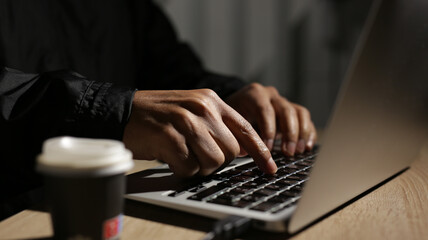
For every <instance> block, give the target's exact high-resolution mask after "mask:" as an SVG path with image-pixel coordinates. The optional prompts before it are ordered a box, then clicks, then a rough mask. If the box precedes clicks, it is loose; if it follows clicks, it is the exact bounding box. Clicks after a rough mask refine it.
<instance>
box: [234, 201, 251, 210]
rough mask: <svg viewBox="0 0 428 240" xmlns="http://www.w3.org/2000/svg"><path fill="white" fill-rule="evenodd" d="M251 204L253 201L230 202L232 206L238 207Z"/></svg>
mask: <svg viewBox="0 0 428 240" xmlns="http://www.w3.org/2000/svg"><path fill="white" fill-rule="evenodd" d="M250 204H251V202H248V201H242V200H239V201H234V202H232V203H231V204H230V206H232V207H238V208H244V207H246V206H248V205H250Z"/></svg>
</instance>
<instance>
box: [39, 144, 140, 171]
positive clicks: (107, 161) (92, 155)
mask: <svg viewBox="0 0 428 240" xmlns="http://www.w3.org/2000/svg"><path fill="white" fill-rule="evenodd" d="M133 165H134V163H133V161H132V153H131V152H130V151H129V150H127V149H126V148H125V146H124V145H123V143H122V142H119V141H116V140H107V139H89V138H75V137H56V138H51V139H48V140H46V141H45V142H44V143H43V149H42V153H41V154H40V155H39V156H38V157H37V170H38V171H39V172H42V173H44V174H49V175H59V176H66V175H79V176H80V175H89V176H104V175H114V174H120V173H125V172H126V171H128V170H130V169H131V168H132V166H133Z"/></svg>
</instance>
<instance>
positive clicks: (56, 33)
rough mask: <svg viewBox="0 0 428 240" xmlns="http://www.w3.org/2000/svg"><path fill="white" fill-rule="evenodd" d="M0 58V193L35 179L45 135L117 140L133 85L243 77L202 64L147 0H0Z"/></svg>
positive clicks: (222, 91) (224, 89) (218, 83)
mask: <svg viewBox="0 0 428 240" xmlns="http://www.w3.org/2000/svg"><path fill="white" fill-rule="evenodd" d="M0 66H2V67H1V68H0V69H2V70H0V141H1V142H0V144H1V145H0V148H1V150H0V163H1V172H0V174H1V178H0V179H1V189H2V193H1V199H0V201H1V200H3V199H6V198H9V197H10V196H13V195H16V194H20V192H22V191H25V190H28V189H31V188H33V187H36V186H39V185H40V180H39V178H38V177H37V175H36V174H35V173H34V162H35V156H36V155H37V154H38V153H39V152H40V150H41V144H42V142H43V141H44V140H45V139H47V138H50V137H54V136H60V135H72V136H79V137H92V138H112V139H119V140H120V139H121V138H122V134H123V129H124V126H125V125H126V123H127V120H128V117H129V115H130V109H131V102H132V97H133V94H134V92H135V90H136V89H140V90H144V89H191V88H211V89H213V90H215V91H216V92H217V93H218V94H219V95H220V96H221V97H223V98H224V97H226V96H228V95H230V94H231V93H233V92H234V91H236V90H237V89H239V88H241V87H242V86H243V85H244V83H243V82H242V81H240V80H239V79H236V78H233V77H226V76H220V75H216V74H213V73H210V72H208V71H207V70H205V69H204V67H203V66H202V64H201V62H200V61H199V59H198V58H197V57H196V56H195V54H194V53H193V52H192V50H191V49H190V48H189V47H188V46H187V45H186V44H183V43H181V42H180V41H178V39H177V36H176V34H175V33H174V31H173V29H172V27H171V25H170V23H169V21H168V20H167V18H166V17H165V16H164V14H163V13H162V12H161V10H160V9H159V8H158V7H157V6H156V5H155V4H154V3H153V2H152V1H149V0H128V1H125V0H80V1H75V0H62V1H58V0H0ZM5 67H8V68H5ZM12 69H17V70H12ZM18 70H19V71H18Z"/></svg>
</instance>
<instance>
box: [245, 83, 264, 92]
mask: <svg viewBox="0 0 428 240" xmlns="http://www.w3.org/2000/svg"><path fill="white" fill-rule="evenodd" d="M248 88H249V89H250V90H253V91H262V90H264V86H263V85H261V84H260V83H250V84H249V85H248Z"/></svg>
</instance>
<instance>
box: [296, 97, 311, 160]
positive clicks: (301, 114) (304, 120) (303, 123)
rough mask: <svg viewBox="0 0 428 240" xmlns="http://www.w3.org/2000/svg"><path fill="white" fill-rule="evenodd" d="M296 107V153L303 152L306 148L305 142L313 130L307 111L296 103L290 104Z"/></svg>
mask: <svg viewBox="0 0 428 240" xmlns="http://www.w3.org/2000/svg"><path fill="white" fill-rule="evenodd" d="M292 105H293V106H294V108H295V109H296V112H297V116H298V120H299V140H298V142H297V146H296V152H297V153H303V152H304V151H305V149H306V146H307V143H308V142H309V138H310V136H311V134H312V131H313V124H312V121H311V115H310V113H309V111H308V110H307V109H306V108H304V107H302V106H300V105H298V104H292Z"/></svg>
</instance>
